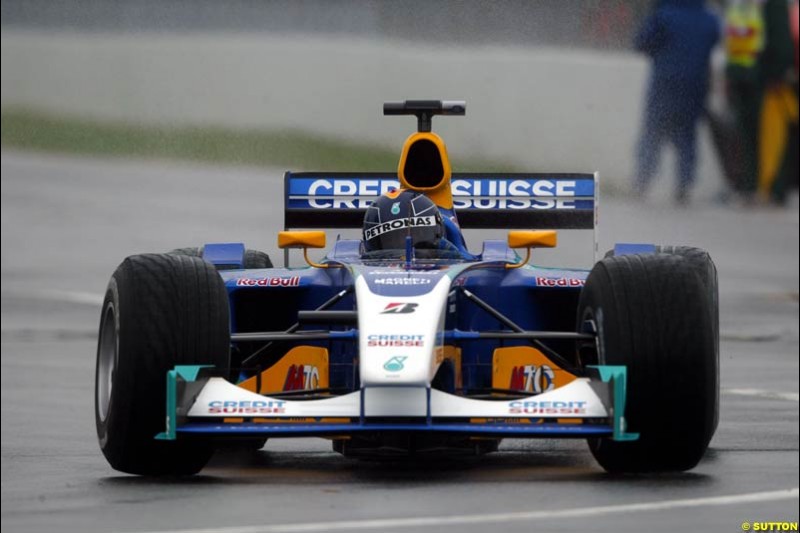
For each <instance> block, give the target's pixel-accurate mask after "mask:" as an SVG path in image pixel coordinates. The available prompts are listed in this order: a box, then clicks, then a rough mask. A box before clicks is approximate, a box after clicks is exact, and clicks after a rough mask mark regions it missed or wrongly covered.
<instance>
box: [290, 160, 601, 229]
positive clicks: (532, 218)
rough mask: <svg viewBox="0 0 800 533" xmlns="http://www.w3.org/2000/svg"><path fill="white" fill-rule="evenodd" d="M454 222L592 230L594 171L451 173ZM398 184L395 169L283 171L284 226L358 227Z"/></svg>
mask: <svg viewBox="0 0 800 533" xmlns="http://www.w3.org/2000/svg"><path fill="white" fill-rule="evenodd" d="M450 186H451V188H452V193H453V206H454V208H455V212H456V216H457V218H458V224H459V226H461V228H464V229H470V228H480V229H501V228H502V229H510V228H524V229H595V226H596V216H595V215H596V213H597V173H594V174H483V173H453V175H452V177H451V180H450ZM399 187H400V182H399V181H398V179H397V175H396V174H394V173H388V172H387V173H358V174H356V173H339V172H324V173H323V172H297V173H293V172H287V173H286V175H285V177H284V228H285V229H303V228H323V229H335V228H360V227H361V226H362V224H363V221H364V213H365V212H366V208H367V206H368V205H369V204H370V203H372V201H373V200H375V198H377V197H378V196H380V195H382V194H384V193H385V192H387V191H389V190H391V189H397V188H399Z"/></svg>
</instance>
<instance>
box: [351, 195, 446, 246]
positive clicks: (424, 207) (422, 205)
mask: <svg viewBox="0 0 800 533" xmlns="http://www.w3.org/2000/svg"><path fill="white" fill-rule="evenodd" d="M363 230H364V249H365V251H366V252H375V251H379V250H404V249H405V247H406V237H408V236H411V238H412V242H413V246H414V248H417V249H437V248H439V247H440V245H441V240H442V239H443V238H444V232H445V230H444V223H443V222H442V215H441V214H440V213H439V208H438V207H436V204H434V203H433V201H431V199H430V198H428V197H427V196H425V195H424V194H422V193H419V192H415V191H410V190H406V189H397V190H394V191H389V192H388V193H386V194H384V195H383V196H381V197H380V198H378V199H377V200H376V201H375V202H373V203H372V205H370V206H369V207H368V208H367V213H366V215H365V216H364V226H363Z"/></svg>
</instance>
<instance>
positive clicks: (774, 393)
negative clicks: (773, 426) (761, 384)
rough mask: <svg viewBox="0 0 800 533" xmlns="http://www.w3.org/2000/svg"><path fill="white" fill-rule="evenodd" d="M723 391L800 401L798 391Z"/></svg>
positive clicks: (738, 394) (724, 391)
mask: <svg viewBox="0 0 800 533" xmlns="http://www.w3.org/2000/svg"><path fill="white" fill-rule="evenodd" d="M722 392H723V394H734V395H737V396H757V397H759V398H771V399H774V400H787V401H790V402H800V394H798V393H796V392H777V391H771V390H763V389H722Z"/></svg>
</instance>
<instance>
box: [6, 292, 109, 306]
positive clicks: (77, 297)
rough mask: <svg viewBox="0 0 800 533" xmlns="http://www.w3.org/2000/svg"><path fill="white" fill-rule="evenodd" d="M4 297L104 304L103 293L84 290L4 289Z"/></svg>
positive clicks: (92, 304) (95, 304)
mask: <svg viewBox="0 0 800 533" xmlns="http://www.w3.org/2000/svg"><path fill="white" fill-rule="evenodd" d="M3 296H4V297H11V298H29V299H35V300H48V301H51V302H67V303H74V304H82V305H91V306H95V307H99V306H101V305H103V298H104V296H103V295H102V294H97V293H94V292H84V291H62V290H58V289H48V290H32V291H17V290H12V291H3Z"/></svg>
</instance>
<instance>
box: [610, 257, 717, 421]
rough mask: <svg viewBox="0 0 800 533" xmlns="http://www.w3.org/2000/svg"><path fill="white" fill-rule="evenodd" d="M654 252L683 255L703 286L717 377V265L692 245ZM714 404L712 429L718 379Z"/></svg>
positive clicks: (715, 416) (715, 418)
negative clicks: (711, 333)
mask: <svg viewBox="0 0 800 533" xmlns="http://www.w3.org/2000/svg"><path fill="white" fill-rule="evenodd" d="M655 252H656V253H660V254H669V255H677V256H680V257H683V258H684V259H685V260H686V261H688V262H689V264H690V265H691V266H692V267H693V268H694V270H695V272H696V273H697V275H698V276H700V281H701V283H702V286H703V290H704V291H705V293H706V298H707V299H708V310H709V313H711V329H712V331H713V335H714V355H715V358H714V361H715V365H716V370H715V372H716V375H717V377H719V281H718V279H717V266H716V265H715V264H714V261H713V260H712V259H711V255H709V253H708V252H706V251H705V250H703V249H701V248H694V247H692V246H665V245H658V246H656V247H655ZM613 256H614V250H609V251H608V252H606V255H605V257H613ZM715 389H716V394H715V398H716V404H715V406H714V430H716V429H717V425H718V424H719V381H717V383H716V385H715Z"/></svg>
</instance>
